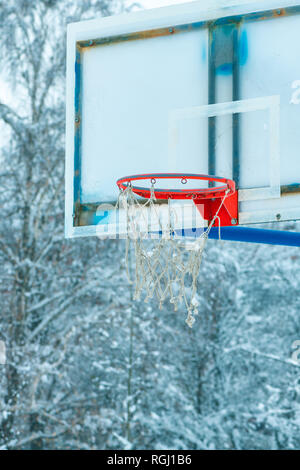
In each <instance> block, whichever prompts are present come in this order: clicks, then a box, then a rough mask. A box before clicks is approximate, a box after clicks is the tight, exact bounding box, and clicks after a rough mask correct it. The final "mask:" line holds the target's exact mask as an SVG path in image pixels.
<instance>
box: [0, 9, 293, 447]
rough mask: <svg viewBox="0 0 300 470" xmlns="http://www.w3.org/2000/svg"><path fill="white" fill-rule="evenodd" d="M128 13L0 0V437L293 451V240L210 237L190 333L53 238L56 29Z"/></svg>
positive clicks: (61, 86)
mask: <svg viewBox="0 0 300 470" xmlns="http://www.w3.org/2000/svg"><path fill="white" fill-rule="evenodd" d="M129 8H130V5H129V4H128V3H127V4H126V5H125V3H124V2H122V1H119V0H80V1H79V0H78V1H74V0H38V1H36V2H31V1H29V0H28V1H26V0H8V1H7V0H6V1H5V2H4V1H1V0H0V43H1V44H0V58H1V79H2V80H3V81H2V82H1V84H2V85H1V86H2V89H1V92H0V96H1V101H0V161H1V167H0V207H1V222H0V312H1V313H0V340H1V341H3V342H4V343H5V345H6V354H7V360H6V364H2V365H0V448H2V449H121V448H123V449H168V448H169V449H299V448H300V367H299V366H298V365H297V363H296V362H295V361H293V360H292V359H291V357H292V354H293V352H294V349H293V343H294V341H296V340H300V323H299V310H300V300H299V299H300V298H299V283H300V272H299V262H300V253H299V249H298V248H284V247H276V246H267V245H261V246H260V245H247V244H236V243H231V242H216V241H210V242H209V243H208V247H207V250H206V253H205V257H204V262H203V265H202V269H201V273H200V275H199V286H198V296H199V301H200V305H201V309H200V310H201V314H200V315H199V316H198V317H197V321H196V323H195V325H194V327H193V329H190V328H188V327H187V325H186V324H185V312H183V311H182V312H180V311H179V312H177V313H174V312H173V311H172V310H171V309H169V308H168V305H167V304H166V305H165V308H164V309H163V310H162V311H160V310H158V306H157V303H156V302H155V301H153V302H152V303H149V304H144V303H143V302H132V295H133V293H132V289H131V287H130V286H129V284H128V281H127V278H126V273H125V266H124V244H123V243H124V242H120V241H114V240H106V241H100V240H98V239H92V240H88V239H82V240H81V239H76V240H65V239H64V133H65V102H64V99H65V37H66V35H65V33H66V24H67V23H69V22H72V21H77V20H80V19H84V18H93V17H96V16H101V15H109V14H114V13H117V12H120V11H122V10H124V9H129ZM3 84H5V86H4V87H3ZM8 92H9V93H8ZM8 95H9V96H8ZM281 228H288V229H290V230H296V229H297V230H300V226H299V225H298V226H296V224H294V223H289V224H286V225H285V226H284V227H281Z"/></svg>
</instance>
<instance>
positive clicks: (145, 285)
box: [117, 173, 237, 327]
mask: <svg viewBox="0 0 300 470" xmlns="http://www.w3.org/2000/svg"><path fill="white" fill-rule="evenodd" d="M166 179H171V180H172V179H176V180H179V182H180V183H181V184H182V185H185V184H187V183H188V182H189V181H190V180H198V181H199V180H200V181H207V182H208V183H209V186H210V187H208V188H192V189H187V188H183V189H166V188H165V189H161V188H156V183H157V181H158V180H166ZM140 180H149V181H150V184H151V187H150V188H147V187H140V186H136V185H133V184H132V182H135V181H140ZM213 184H218V186H216V187H214V186H212V185H213ZM117 185H118V187H119V189H120V195H119V199H118V202H117V207H118V208H119V209H125V210H126V217H127V244H126V268H127V274H128V277H129V280H130V282H131V283H132V281H131V279H130V275H129V268H128V253H129V246H130V242H131V241H132V242H133V243H134V248H135V261H136V270H135V280H134V284H135V294H134V298H135V299H136V300H139V299H140V298H141V294H142V291H143V290H144V291H145V292H146V297H145V302H147V301H148V300H149V299H150V298H152V297H154V296H156V297H157V299H158V301H159V306H160V309H161V308H162V304H163V302H164V301H165V300H166V299H167V298H169V300H170V303H172V304H173V306H174V310H175V311H176V310H178V308H179V306H180V305H181V304H182V303H183V304H184V305H185V307H186V309H187V319H186V322H187V324H188V325H189V326H190V327H192V325H193V323H194V321H195V318H194V316H195V315H197V314H198V301H197V299H196V294H197V277H198V274H199V270H200V265H201V260H202V255H203V251H204V248H205V245H206V241H207V239H208V235H209V232H210V230H211V228H212V227H213V226H214V225H216V226H219V229H220V227H221V226H224V225H236V224H237V192H236V191H235V183H234V181H232V180H230V179H226V178H219V177H215V176H209V175H199V174H182V173H148V174H140V175H132V176H126V177H123V178H120V179H119V180H118V181H117ZM141 198H145V199H146V201H145V200H144V199H141ZM161 200H162V201H163V200H167V201H168V204H167V208H168V216H167V223H165V224H164V225H163V224H162V223H161V218H160V214H159V208H160V207H161V206H160V205H159V204H158V202H159V201H161ZM172 200H181V201H185V200H192V201H193V202H194V204H195V205H196V207H197V209H198V211H199V212H200V214H201V216H202V218H203V219H204V220H206V221H207V228H206V230H204V231H203V232H202V233H201V235H200V236H199V237H198V238H196V239H193V240H192V241H191V240H189V242H183V241H182V239H179V238H178V234H177V231H176V226H175V223H174V214H173V212H172V208H171V204H170V203H171V201H172ZM164 206H166V205H164ZM145 209H146V210H149V209H150V210H151V211H152V213H153V212H154V214H155V215H156V216H157V220H158V223H159V225H158V228H159V230H158V231H157V232H156V235H158V234H159V236H158V237H157V238H156V239H154V240H153V238H152V237H150V238H151V244H152V245H151V246H147V242H146V237H145V235H147V233H145V229H142V228H141V224H140V221H139V220H138V217H137V214H139V216H140V214H141V213H143V210H144V213H145ZM149 233H150V231H149V230H148V234H149ZM188 276H189V277H190V280H191V282H190V285H187V279H186V278H187V277H188Z"/></svg>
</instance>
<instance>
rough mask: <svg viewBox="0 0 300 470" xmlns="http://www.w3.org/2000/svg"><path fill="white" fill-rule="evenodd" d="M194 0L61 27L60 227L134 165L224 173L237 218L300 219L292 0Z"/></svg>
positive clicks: (297, 6)
mask: <svg viewBox="0 0 300 470" xmlns="http://www.w3.org/2000/svg"><path fill="white" fill-rule="evenodd" d="M203 3H204V2H193V3H188V4H186V3H185V4H183V5H174V6H170V7H166V8H158V9H155V10H145V11H139V12H134V13H130V14H125V15H120V16H114V17H109V18H101V19H98V20H92V21H85V22H79V23H73V24H70V25H69V26H68V39H67V127H66V129H67V132H66V236H67V237H74V236H86V235H97V234H98V235H99V225H100V226H101V228H103V227H105V226H107V227H108V226H109V219H110V216H111V214H112V207H113V206H114V204H115V203H116V200H117V197H118V194H119V190H118V188H117V185H116V181H117V179H119V178H120V177H122V176H126V175H130V174H138V173H179V172H182V173H205V174H211V175H216V176H220V177H226V178H231V179H233V180H234V181H235V183H236V186H237V188H238V199H239V213H238V224H239V225H249V224H256V223H261V222H272V221H274V222H276V221H284V220H296V219H300V131H299V129H300V49H299V44H300V2H299V3H298V2H293V1H284V0H282V1H280V0H279V1H277V2H275V1H266V2H264V1H260V2H250V1H247V2H245V1H240V2H234V1H230V2H224V1H221V0H214V1H212V0H211V1H210V2H205V3H206V6H205V5H203ZM166 184H168V183H166ZM188 184H191V183H188ZM172 186H174V183H172ZM193 186H195V184H194V185H193ZM177 204H180V203H177ZM121 225H122V224H119V225H118V222H117V224H116V227H115V229H116V230H117V232H118V233H122V226H121ZM192 225H196V226H198V225H199V226H200V225H201V220H199V219H198V218H196V219H193V221H192ZM100 232H101V230H100ZM104 232H105V230H104ZM108 232H109V229H107V230H106V232H105V236H107V234H108Z"/></svg>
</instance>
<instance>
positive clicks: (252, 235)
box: [185, 227, 300, 246]
mask: <svg viewBox="0 0 300 470" xmlns="http://www.w3.org/2000/svg"><path fill="white" fill-rule="evenodd" d="M185 233H186V235H187V231H185ZM209 238H212V239H215V240H217V239H218V238H219V229H218V228H217V227H213V228H212V229H211V231H210V233H209ZM221 239H222V240H232V241H236V242H247V243H266V244H267V245H286V246H300V233H299V232H288V231H283V230H265V229H260V228H248V227H221Z"/></svg>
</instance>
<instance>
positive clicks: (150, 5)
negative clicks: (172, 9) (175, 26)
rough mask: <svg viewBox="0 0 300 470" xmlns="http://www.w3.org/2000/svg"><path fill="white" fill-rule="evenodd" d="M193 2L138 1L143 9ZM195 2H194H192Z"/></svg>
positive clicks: (182, 0)
mask: <svg viewBox="0 0 300 470" xmlns="http://www.w3.org/2000/svg"><path fill="white" fill-rule="evenodd" d="M191 1H193V0H139V3H141V4H142V5H143V6H144V7H145V8H158V7H165V6H167V5H174V4H175V3H188V2H191ZM194 1H195V0H194Z"/></svg>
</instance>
